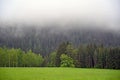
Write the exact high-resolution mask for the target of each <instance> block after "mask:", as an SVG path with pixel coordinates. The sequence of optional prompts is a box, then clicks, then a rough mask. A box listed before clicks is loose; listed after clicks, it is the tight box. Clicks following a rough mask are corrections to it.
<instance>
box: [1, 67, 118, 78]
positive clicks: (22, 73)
mask: <svg viewBox="0 0 120 80" xmlns="http://www.w3.org/2000/svg"><path fill="white" fill-rule="evenodd" d="M0 80H120V70H109V69H84V68H0Z"/></svg>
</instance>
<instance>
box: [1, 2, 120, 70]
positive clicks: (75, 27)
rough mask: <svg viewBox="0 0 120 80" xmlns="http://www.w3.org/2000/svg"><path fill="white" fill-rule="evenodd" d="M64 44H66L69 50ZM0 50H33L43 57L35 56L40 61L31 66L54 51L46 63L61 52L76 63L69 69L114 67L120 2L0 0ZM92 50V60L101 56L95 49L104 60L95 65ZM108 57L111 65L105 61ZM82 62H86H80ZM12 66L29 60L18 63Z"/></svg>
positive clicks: (119, 37) (118, 50)
mask: <svg viewBox="0 0 120 80" xmlns="http://www.w3.org/2000/svg"><path fill="white" fill-rule="evenodd" d="M61 45H62V46H61ZM69 46H70V48H71V46H72V50H71V49H69ZM81 46H82V47H81ZM84 46H85V47H84ZM84 48H85V49H84ZM0 49H1V52H2V50H3V51H4V49H6V50H7V49H8V52H9V49H10V50H11V49H20V50H22V51H24V52H23V54H24V53H25V54H27V52H28V53H32V52H33V53H35V55H36V56H38V54H39V55H41V56H40V57H38V58H42V57H43V58H44V60H42V59H41V61H43V63H42V62H41V65H39V64H37V66H48V65H47V64H48V63H50V61H53V60H51V58H50V56H51V53H52V52H55V55H56V57H55V56H54V59H55V60H54V64H51V65H52V66H57V67H59V66H60V63H61V61H62V60H60V59H61V56H62V54H65V55H67V56H68V57H70V59H73V62H75V61H76V62H75V63H74V65H75V67H95V66H99V64H100V65H101V64H102V65H101V66H99V68H113V69H114V68H116V69H119V68H120V65H119V61H120V59H119V57H120V1H119V0H0ZM69 50H70V51H69ZM67 51H68V52H67ZM82 51H83V52H82ZM82 53H85V56H86V58H87V59H86V58H84V56H83V55H84V54H82ZM96 53H98V55H97V56H98V58H101V56H100V55H99V53H100V54H102V58H103V59H104V60H102V59H101V60H100V61H105V62H106V63H104V62H102V63H99V61H98V64H97V62H96V61H97V59H96V57H97V56H96ZM104 53H106V54H104ZM65 55H64V56H65ZM81 55H82V57H81ZM94 56H95V58H94ZM106 56H107V57H106ZM112 56H114V59H113V58H112ZM84 59H85V60H84ZM110 59H112V60H113V62H115V64H113V65H115V66H113V65H112V66H111V65H110V64H111V63H109V61H110ZM3 60H4V59H3ZM81 60H83V62H81ZM107 60H108V61H107ZM117 60H118V61H117ZM84 61H86V62H90V63H89V64H87V63H86V64H84V63H85V62H84ZM107 62H108V64H107ZM16 63H17V62H16ZM10 64H12V63H9V65H8V64H5V65H4V64H2V63H1V64H0V65H2V66H6V65H7V66H10ZM81 64H83V65H82V66H81ZM13 65H14V66H15V65H16V64H14V63H13ZM16 66H17V65H16ZM18 66H31V64H30V65H29V64H25V65H24V64H22V63H21V64H18ZM33 66H34V65H33Z"/></svg>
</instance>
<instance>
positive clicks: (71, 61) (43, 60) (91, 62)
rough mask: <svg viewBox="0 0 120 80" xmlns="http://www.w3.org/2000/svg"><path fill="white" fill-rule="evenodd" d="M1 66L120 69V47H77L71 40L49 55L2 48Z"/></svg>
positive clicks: (87, 45)
mask: <svg viewBox="0 0 120 80" xmlns="http://www.w3.org/2000/svg"><path fill="white" fill-rule="evenodd" d="M0 66H1V67H80V68H109V69H120V47H105V46H103V45H95V44H84V45H82V44H81V45H80V46H79V47H78V48H75V47H74V46H73V45H72V44H71V43H69V42H63V43H61V44H60V45H59V46H58V48H57V49H56V50H55V51H53V52H51V53H50V54H49V55H47V56H43V57H42V56H41V54H35V53H33V52H32V50H29V51H26V52H24V51H22V50H21V49H14V48H12V49H8V48H6V47H3V48H0Z"/></svg>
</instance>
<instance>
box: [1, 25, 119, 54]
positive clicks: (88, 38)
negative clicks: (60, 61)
mask: <svg viewBox="0 0 120 80" xmlns="http://www.w3.org/2000/svg"><path fill="white" fill-rule="evenodd" d="M16 26H17V25H16ZM18 26H19V27H14V26H11V27H10V26H9V27H4V26H3V27H1V26H0V47H3V46H6V47H8V48H20V49H22V50H23V51H28V50H30V49H31V50H32V51H33V52H34V53H38V54H39V53H41V55H43V56H46V55H48V54H49V53H50V52H52V51H53V50H55V49H56V48H57V47H58V46H59V44H60V43H62V42H64V41H69V42H71V43H73V45H74V46H76V47H78V46H79V44H88V43H95V44H96V45H99V44H100V43H102V44H104V46H114V47H115V46H120V32H111V31H104V30H102V31H101V30H89V29H79V28H74V29H73V28H72V29H68V30H67V29H66V30H61V29H59V28H52V27H44V28H36V26H31V27H30V26H25V25H18Z"/></svg>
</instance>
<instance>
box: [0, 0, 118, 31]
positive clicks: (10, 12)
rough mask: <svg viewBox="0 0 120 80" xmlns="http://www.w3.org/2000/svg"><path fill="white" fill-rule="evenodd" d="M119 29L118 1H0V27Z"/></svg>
mask: <svg viewBox="0 0 120 80" xmlns="http://www.w3.org/2000/svg"><path fill="white" fill-rule="evenodd" d="M24 24H25V25H34V26H37V27H40V28H41V27H45V26H47V27H48V26H49V27H51V26H50V25H54V26H55V27H59V28H74V27H79V28H83V27H85V28H88V29H89V28H101V29H111V30H120V1H119V0H0V26H3V25H5V26H9V25H17V26H19V27H21V26H22V25H24Z"/></svg>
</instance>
